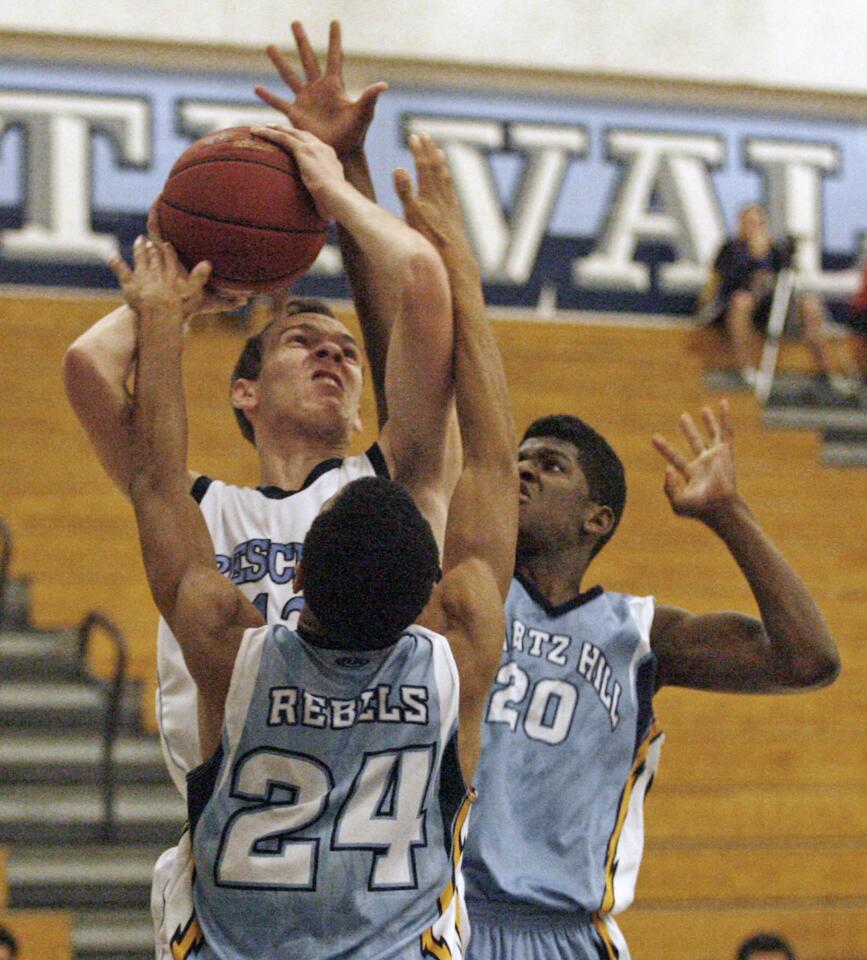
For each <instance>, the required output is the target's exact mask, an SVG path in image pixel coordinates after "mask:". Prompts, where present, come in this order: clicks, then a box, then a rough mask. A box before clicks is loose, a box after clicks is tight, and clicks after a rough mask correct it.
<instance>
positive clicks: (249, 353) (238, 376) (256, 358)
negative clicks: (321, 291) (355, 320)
mask: <svg viewBox="0 0 867 960" xmlns="http://www.w3.org/2000/svg"><path fill="white" fill-rule="evenodd" d="M299 313H321V314H323V315H324V316H326V317H334V311H333V310H332V309H331V307H329V306H328V304H327V303H323V302H322V301H321V300H315V299H313V298H312V297H296V298H295V299H294V300H289V301H288V302H287V304H286V309H285V310H284V311H283V312H282V313H281V314H280V316H277V315H276V314H275V316H273V317H272V318H271V319H270V320H269V321H268V322H267V323H266V324H265V326H264V327H262V329H261V330H260V331H259V332H258V333H256V334H254V335H253V336H252V337H247V340H246V341H245V343H244V346H243V348H242V350H241V353H240V356H239V357H238V360H237V362H236V363H235V366H234V368H233V369H232V376H231V379H230V380H229V389H230V390H231V388H232V387H233V386H234V385H235V381H236V380H258V379H259V374H260V373H261V372H262V361H263V360H264V359H265V334H266V333H267V332H268V331H269V330H270V329H271V327H273V326H274V324H275V323H277V322H278V321H279V320H283V319H284V318H285V317H294V316H295V315H296V314H299ZM335 319H336V317H335ZM232 412H233V413H234V414H235V420H236V421H237V422H238V426H239V428H240V430H241V433H242V434H243V436H244V439H245V440H249V441H250V443H252V444H254V445H255V443H256V433H255V431H254V430H253V424H252V423H250V421H249V420H248V419H247V415H246V414H245V413H244V411H243V410H239V409H238V408H237V407H235V406H233V407H232Z"/></svg>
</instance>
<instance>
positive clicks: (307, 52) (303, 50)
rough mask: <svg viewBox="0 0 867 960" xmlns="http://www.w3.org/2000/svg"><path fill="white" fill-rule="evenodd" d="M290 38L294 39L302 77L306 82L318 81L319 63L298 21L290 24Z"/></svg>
mask: <svg viewBox="0 0 867 960" xmlns="http://www.w3.org/2000/svg"><path fill="white" fill-rule="evenodd" d="M292 36H293V37H295V45H296V47H297V48H298V57H299V59H300V60H301V66H302V67H304V75H305V76H306V77H307V79H308V80H318V79H319V77H320V73H319V63H318V61H317V60H316V54H315V53H314V52H313V47H312V46H311V45H310V41H309V40H308V38H307V33H306V31H305V30H304V27H303V26H302V25H301V23H300V21H298V20H294V21H293V22H292ZM338 39H339V34H338ZM329 52H330V51H329Z"/></svg>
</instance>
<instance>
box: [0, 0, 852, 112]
mask: <svg viewBox="0 0 867 960" xmlns="http://www.w3.org/2000/svg"><path fill="white" fill-rule="evenodd" d="M333 17H336V18H338V19H340V20H341V21H342V22H343V23H344V25H345V28H346V48H347V50H348V51H349V52H350V53H351V54H352V55H353V57H359V56H363V57H368V58H371V59H380V60H382V59H385V60H390V59H404V60H405V59H413V60H420V61H428V62H442V63H460V64H470V65H478V64H484V65H486V66H491V67H502V68H508V69H512V70H515V69H517V70H537V71H546V72H554V71H558V72H559V71H565V72H568V73H572V74H591V75H592V74H606V75H610V74H615V75H620V76H625V77H629V76H638V77H640V76H644V77H652V78H655V79H682V80H699V81H704V82H711V83H721V84H748V85H758V86H764V87H777V88H789V89H798V90H804V89H806V90H815V91H836V92H841V93H854V94H864V93H867V79H865V77H864V73H863V69H862V59H863V51H864V49H865V46H867V22H865V18H864V16H863V5H862V4H861V3H860V2H859V0H835V2H834V3H831V4H820V3H816V2H815V0H727V2H722V3H716V4H701V3H695V2H694V0H614V2H607V3H599V2H597V0H546V2H545V3H544V4H539V3H533V2H529V0H496V2H492V3H476V4H467V3H462V2H459V0H444V2H440V3H436V4H427V5H424V6H420V5H419V4H417V3H413V2H412V0H366V2H365V3H363V4H360V3H354V2H351V0H327V2H321V0H320V2H314V3H306V4H302V3H289V2H286V0H246V2H245V3H243V4H240V3H237V2H235V0H219V2H217V0H186V2H185V3H177V2H175V0H154V2H152V3H149V4H148V5H147V7H146V8H142V6H141V5H139V4H133V3H129V2H126V3H123V2H121V3H118V2H117V0H89V2H88V3H86V4H81V3H78V2H76V0H41V2H40V3H38V4H12V3H7V4H3V5H2V7H0V31H8V32H9V35H10V37H11V36H18V35H20V34H21V33H22V32H32V33H36V34H38V35H46V34H57V35H65V36H73V37H76V38H86V37H97V38H102V39H110V40H114V41H132V40H148V41H168V42H171V43H183V44H190V45H194V46H199V47H203V46H206V45H212V46H223V47H229V48H235V49H239V48H250V47H253V48H259V47H262V46H264V45H265V44H266V43H271V42H280V40H281V39H282V38H284V37H286V35H287V33H286V28H287V21H288V19H289V18H301V19H303V20H304V21H305V23H307V24H308V26H309V27H310V28H311V30H312V31H313V33H314V35H316V36H323V35H324V33H325V30H326V29H327V24H328V20H329V19H331V18H333Z"/></svg>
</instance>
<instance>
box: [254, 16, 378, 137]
mask: <svg viewBox="0 0 867 960" xmlns="http://www.w3.org/2000/svg"><path fill="white" fill-rule="evenodd" d="M292 34H293V36H294V37H295V44H296V46H297V48H298V57H299V59H300V61H301V66H302V68H303V69H304V76H305V78H306V79H303V80H302V79H301V77H300V76H299V75H298V74H297V73H296V71H295V70H294V69H293V68H292V67H291V65H290V64H289V62H288V61H287V60H286V59H285V58H284V57H283V55H282V54H281V53H280V51H279V50H278V49H277V47H275V46H274V45H273V44H272V45H271V46H269V47H267V53H268V57H269V58H270V60H271V62H272V63H273V64H274V67H275V68H276V70H277V73H279V74H280V76H281V77H282V79H283V81H284V82H285V84H286V86H287V87H289V89H290V90H291V91H292V92H293V93H294V94H295V99H294V100H286V99H284V98H283V97H279V96H277V95H276V94H275V93H272V92H271V91H270V90H267V89H266V88H265V87H256V88H255V91H256V96H258V97H259V98H260V99H261V100H264V101H265V103H267V104H269V106H272V107H273V108H274V109H275V110H279V112H280V113H282V114H283V115H284V116H285V117H286V118H287V119H288V120H289V122H290V123H291V124H292V125H293V126H294V127H296V128H297V129H299V130H306V131H308V132H309V133H312V134H314V135H315V136H316V137H318V138H319V139H320V140H322V141H323V143H327V144H328V145H329V146H331V147H334V149H335V150H336V151H337V153H338V154H341V155H345V154H348V153H352V152H353V151H356V150H361V149H362V148H363V147H364V138H365V136H366V135H367V129H368V127H369V126H370V123H371V121H372V120H373V114H374V111H375V109H376V101H377V100H378V98H379V95H380V94H381V93H382V92H383V91H384V90H386V89H387V88H388V84H387V83H385V82H382V81H380V82H378V83H373V84H371V85H370V86H369V87H367V88H366V89H365V90H363V91H362V93H361V95H360V96H359V98H358V99H357V100H350V99H349V97H348V96H347V95H346V89H345V87H344V85H343V48H342V44H341V38H340V24H339V23H338V22H337V21H336V20H332V21H331V26H330V28H329V33H328V53H327V55H326V58H325V73H322V72H321V70H320V67H319V62H318V60H317V59H316V54H315V53H314V52H313V48H312V47H311V46H310V41H309V40H308V39H307V34H306V33H305V31H304V27H302V26H301V24H300V23H299V22H298V21H297V20H296V21H294V22H293V24H292Z"/></svg>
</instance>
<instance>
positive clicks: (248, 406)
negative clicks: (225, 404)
mask: <svg viewBox="0 0 867 960" xmlns="http://www.w3.org/2000/svg"><path fill="white" fill-rule="evenodd" d="M229 396H230V398H231V401H232V406H233V407H234V408H235V409H236V410H243V411H244V413H248V412H249V411H250V410H252V409H253V408H254V407H255V406H256V403H257V402H258V400H259V384H258V382H257V381H256V380H248V379H247V378H246V377H239V378H238V379H237V380H233V381H232V390H231V392H230V394H229Z"/></svg>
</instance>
